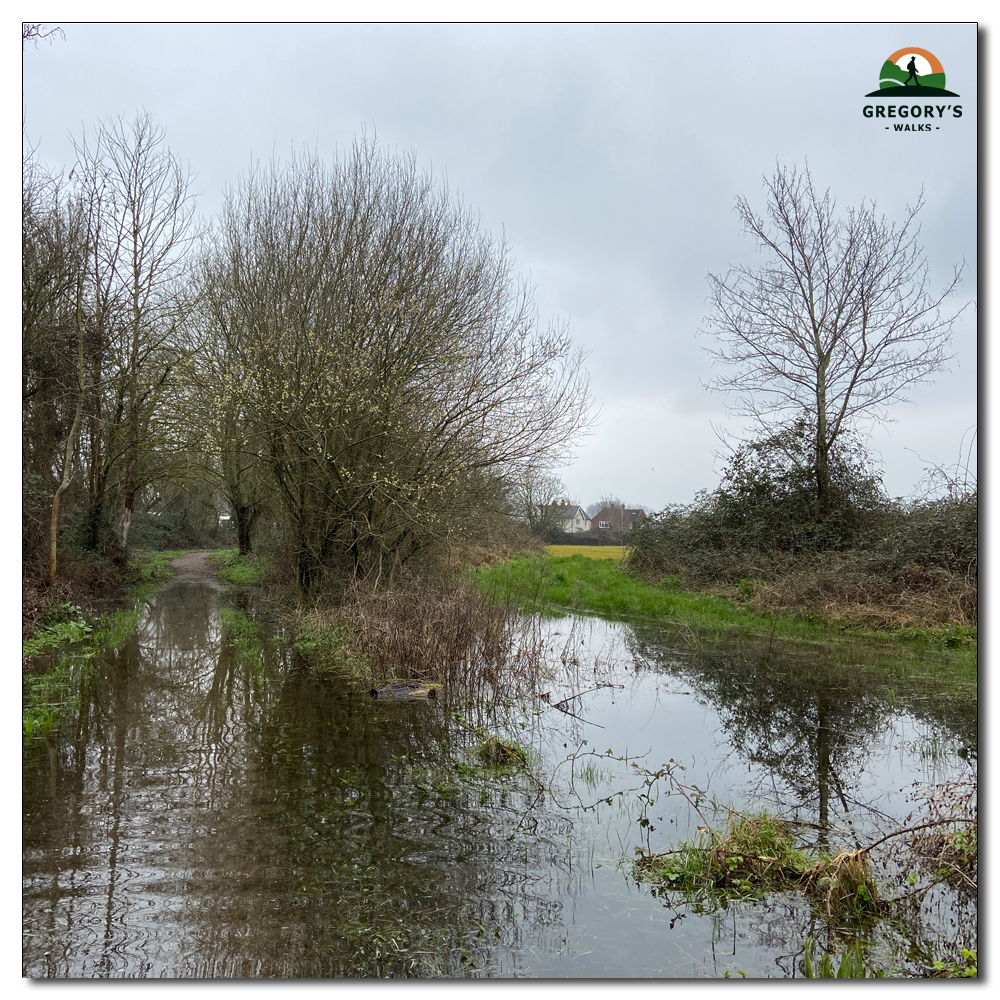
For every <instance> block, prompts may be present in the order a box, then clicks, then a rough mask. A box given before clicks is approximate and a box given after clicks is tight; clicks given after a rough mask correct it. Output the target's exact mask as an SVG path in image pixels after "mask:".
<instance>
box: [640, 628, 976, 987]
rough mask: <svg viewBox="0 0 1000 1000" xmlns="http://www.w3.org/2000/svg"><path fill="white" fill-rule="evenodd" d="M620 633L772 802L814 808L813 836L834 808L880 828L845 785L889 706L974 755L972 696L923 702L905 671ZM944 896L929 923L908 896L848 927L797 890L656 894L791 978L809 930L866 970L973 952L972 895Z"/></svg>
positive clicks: (766, 644) (653, 633)
mask: <svg viewBox="0 0 1000 1000" xmlns="http://www.w3.org/2000/svg"><path fill="white" fill-rule="evenodd" d="M627 641H628V643H629V646H630V648H631V651H632V653H633V655H634V656H635V657H636V658H637V661H639V662H642V663H644V664H645V665H646V667H647V668H649V669H652V670H658V671H662V672H665V673H669V674H670V675H672V676H676V677H683V678H684V680H685V682H686V683H687V684H690V685H691V687H692V688H693V689H694V690H695V691H697V692H698V694H700V695H701V696H702V697H703V698H705V699H706V700H707V701H709V702H710V703H711V704H712V705H713V707H715V708H716V709H717V710H718V712H719V715H720V719H721V722H722V725H723V727H724V729H725V731H726V733H727V735H728V737H729V740H730V741H731V743H732V745H733V748H734V750H735V752H736V753H737V754H738V755H739V757H740V758H742V759H743V760H745V761H748V762H753V763H756V764H759V765H761V766H763V767H764V768H766V769H767V771H768V772H769V773H770V774H771V775H773V776H775V777H776V778H778V779H780V781H781V782H782V783H783V784H784V786H785V788H784V791H783V792H782V791H781V790H779V791H778V801H777V802H776V803H775V804H776V805H777V807H778V808H779V810H781V811H787V812H792V813H795V812H798V811H800V810H809V811H810V812H811V813H812V818H814V819H815V820H816V822H817V825H818V826H819V827H820V832H819V837H818V841H819V843H820V844H823V843H825V842H826V841H827V839H828V831H829V830H830V828H831V827H833V826H836V825H838V824H837V822H836V820H837V819H838V817H837V816H836V814H837V813H838V812H840V813H841V814H842V815H843V816H844V817H845V818H850V817H852V816H853V817H854V819H855V821H856V820H857V818H858V816H859V814H862V813H865V812H867V814H868V816H867V818H869V819H874V820H875V825H876V826H877V825H879V821H880V819H881V818H882V817H880V816H879V814H878V811H877V809H876V808H875V806H874V804H871V803H864V802H859V801H858V800H857V799H856V798H854V797H853V796H852V790H853V789H854V788H855V787H856V786H857V784H858V782H859V780H860V777H861V774H862V772H863V771H864V770H865V767H866V762H867V760H868V756H869V748H870V747H871V745H872V741H873V740H874V739H877V738H878V737H879V736H880V735H881V734H882V733H884V731H885V729H886V728H887V727H888V726H889V725H890V724H891V720H892V717H893V716H894V715H895V714H896V712H897V711H898V710H899V709H901V708H905V709H906V710H907V711H908V712H910V713H911V714H913V715H914V716H916V717H917V718H921V719H923V720H926V721H928V722H930V723H931V724H932V725H933V726H934V727H935V728H937V729H938V730H939V731H944V732H947V733H950V734H951V735H952V736H953V737H954V738H955V739H956V741H957V742H958V743H959V745H960V746H961V747H963V748H965V749H967V750H968V749H971V753H970V754H969V755H970V756H974V754H975V746H976V742H977V729H976V721H977V720H976V715H975V702H974V699H971V698H969V697H965V698H962V697H950V698H949V697H942V698H933V697H931V696H930V692H929V691H928V690H927V688H926V687H923V688H921V687H918V686H916V685H914V684H911V685H909V687H907V685H906V683H905V680H906V679H905V676H904V677H903V683H900V672H899V671H896V672H894V671H892V670H889V669H886V670H878V669H869V668H868V666H867V665H866V664H859V663H857V662H851V660H850V657H842V658H838V655H837V651H830V650H827V649H824V648H822V647H817V646H809V647H804V646H801V645H799V646H796V645H795V644H791V643H779V642H778V641H775V642H773V643H772V642H770V641H768V640H766V639H765V640H764V641H762V642H756V643H745V642H744V643H741V644H730V645H728V646H721V645H717V646H715V647H710V648H697V647H694V646H693V645H692V644H689V643H684V642H680V641H678V640H677V639H676V638H672V637H670V636H669V635H665V634H664V633H663V632H662V631H661V630H658V629H655V628H643V627H641V626H636V627H633V628H632V629H631V634H630V635H629V637H628V639H627ZM963 756H965V754H963ZM775 787H776V788H777V786H775ZM789 793H791V795H789ZM891 826H892V827H893V828H895V827H896V826H898V822H896V821H893V822H892V823H891ZM842 831H843V828H842ZM939 895H940V894H939ZM945 896H946V897H947V898H945ZM945 896H941V898H937V897H935V898H934V905H936V906H937V907H938V909H939V910H941V912H938V913H937V915H936V917H935V918H934V919H928V913H929V910H928V908H927V901H925V900H919V901H918V900H916V899H915V900H914V905H913V906H912V907H902V908H898V909H896V910H894V911H893V919H892V920H874V919H873V920H870V921H868V922H867V923H865V924H857V925H852V924H850V923H848V924H842V923H839V922H837V921H831V920H830V919H829V918H828V917H827V916H826V915H824V914H822V913H818V912H817V911H816V909H815V908H814V907H813V906H811V905H810V903H809V902H808V901H807V900H806V898H805V897H804V896H802V895H801V894H799V893H782V894H778V895H777V896H775V897H770V898H768V899H767V900H766V901H763V902H760V903H752V902H750V903H736V904H731V905H729V906H728V907H725V906H721V904H720V903H719V902H718V901H714V902H713V901H711V900H702V901H699V900H693V899H686V898H685V897H684V896H683V894H681V893H677V892H666V893H664V894H663V899H664V904H665V905H666V906H667V907H668V908H669V909H671V910H672V911H675V912H676V913H677V914H680V913H683V912H692V913H706V914H712V915H713V920H714V921H715V924H716V936H717V938H718V940H719V941H720V942H722V941H724V942H727V943H728V947H729V948H733V947H735V945H734V942H735V941H736V940H737V939H739V940H742V941H744V942H747V943H748V944H750V945H751V946H754V947H757V948H760V949H762V950H763V951H764V952H766V953H769V954H772V955H775V956H776V958H775V959H774V961H775V964H776V966H777V967H778V969H779V970H780V974H782V975H786V976H793V975H800V974H801V973H800V971H799V963H800V960H801V958H802V947H803V945H804V942H805V941H806V940H807V939H810V938H811V939H813V940H814V941H815V942H816V943H817V948H818V949H819V951H818V952H817V954H820V953H821V952H822V951H823V950H827V949H829V950H831V951H832V953H833V954H834V955H840V954H842V953H843V951H844V949H845V948H846V947H848V946H849V945H850V944H851V943H852V942H853V941H854V940H855V939H857V940H861V941H862V944H863V948H864V956H865V960H866V961H867V962H868V963H869V966H870V967H874V968H880V967H886V966H888V967H903V968H909V969H910V970H911V971H918V970H919V969H920V968H921V967H924V966H929V965H930V964H931V961H932V959H935V958H942V957H948V956H950V955H953V954H955V953H956V949H957V948H958V947H969V946H970V944H971V946H972V947H973V948H974V947H975V940H976V928H975V914H976V907H975V901H974V900H972V901H971V902H970V901H969V900H964V901H963V900H962V899H961V898H958V897H957V896H956V894H955V893H951V894H950V895H948V894H945ZM720 907H721V908H720ZM945 909H947V911H948V912H947V913H945V912H944V910H945ZM790 949H791V950H790Z"/></svg>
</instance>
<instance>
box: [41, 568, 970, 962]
mask: <svg viewBox="0 0 1000 1000" xmlns="http://www.w3.org/2000/svg"><path fill="white" fill-rule="evenodd" d="M224 600H225V598H223V597H222V596H221V595H220V594H219V592H218V591H216V590H214V589H212V588H210V587H205V586H190V585H178V586H174V587H172V588H169V589H166V590H164V591H162V592H161V593H159V594H158V595H156V596H155V597H154V598H153V599H152V600H151V601H150V605H149V609H148V613H147V614H146V615H145V616H144V618H143V620H142V622H141V625H140V629H139V632H138V635H137V636H135V637H133V638H132V639H131V640H129V641H128V642H127V643H126V644H125V645H124V646H123V647H122V648H121V649H119V650H118V651H115V652H112V653H109V654H108V656H107V658H106V662H105V663H103V664H102V665H101V666H100V667H99V669H98V670H97V671H96V672H95V677H94V680H93V681H92V682H91V684H90V686H89V688H88V690H87V691H86V692H85V694H86V697H85V698H84V699H83V702H84V704H83V709H82V711H81V715H80V720H79V725H78V727H77V731H76V733H75V734H73V733H64V734H63V736H62V737H61V738H60V740H59V741H58V742H57V741H52V742H51V744H50V745H48V746H43V745H38V746H35V747H34V748H32V749H31V750H29V753H28V757H27V764H26V769H25V774H26V779H25V780H26V795H25V802H26V804H27V806H26V808H27V812H26V815H25V847H26V855H25V857H26V860H25V886H26V892H25V914H26V916H25V926H26V938H25V970H26V972H27V974H28V975H31V976H160V975H166V976H328V975H345V974H364V975H380V974H381V975H385V974H391V975H401V974H407V973H411V974H414V973H415V974H418V975H444V974H446V975H462V974H467V973H469V972H470V971H471V972H472V974H476V973H477V972H487V973H489V974H493V975H529V976H671V977H676V976H695V975H697V976H719V975H722V973H723V972H724V971H725V970H727V969H729V970H731V971H732V973H733V974H735V970H736V969H738V968H739V969H742V970H744V971H745V972H747V973H748V974H750V975H760V976H766V975H786V974H789V973H790V972H791V970H792V969H793V968H794V964H795V961H794V957H793V956H794V955H795V954H796V953H797V952H798V951H799V950H800V948H801V944H802V941H803V940H804V938H805V935H806V934H807V933H814V932H815V927H814V924H815V921H814V920H813V919H812V918H811V916H810V915H809V913H808V911H807V909H806V908H805V907H803V906H802V901H801V900H797V899H795V898H793V897H789V898H784V897H783V898H781V899H779V900H775V901H772V904H771V905H768V906H764V905H753V906H745V907H740V908H733V909H732V910H731V911H730V912H729V913H727V914H722V915H721V916H716V917H713V916H708V915H702V916H699V915H697V914H695V913H694V912H691V910H690V908H689V907H688V908H685V907H680V909H679V910H675V909H673V908H672V907H670V906H668V905H665V904H664V902H663V901H662V900H660V899H658V898H655V897H653V896H652V895H651V894H650V892H649V890H648V887H646V886H638V885H636V884H635V883H634V882H631V881H630V880H629V876H628V869H627V867H624V868H623V867H622V865H621V861H622V859H623V858H624V859H626V860H627V859H629V858H631V857H634V850H635V848H636V847H637V846H639V845H644V846H647V847H649V848H651V849H652V850H660V849H664V848H666V847H668V846H669V845H670V844H671V843H672V842H673V841H675V840H676V838H678V837H679V836H691V835H693V834H694V832H695V828H696V827H697V826H698V825H699V824H700V823H701V822H702V818H701V817H700V816H699V814H698V812H697V811H696V808H695V806H694V805H693V804H692V802H691V801H690V798H694V796H695V793H694V792H693V791H691V789H694V788H695V787H696V788H697V789H700V790H701V791H702V792H704V793H705V797H704V800H696V801H699V802H700V809H701V811H702V813H703V815H704V816H706V817H707V818H708V819H709V820H710V821H712V822H717V821H718V820H719V817H720V815H724V813H722V814H720V813H719V812H713V811H711V805H710V802H711V800H712V799H713V798H714V799H715V800H717V801H718V803H719V804H721V805H722V806H726V805H732V806H733V807H735V808H737V809H742V808H746V807H748V806H760V805H767V806H768V807H770V808H775V809H780V810H781V811H782V812H784V813H787V814H797V815H798V816H799V817H800V818H801V819H803V820H805V821H808V822H815V821H816V820H817V818H818V817H819V811H820V810H821V809H825V810H826V811H827V814H828V818H829V822H830V824H831V826H832V829H833V832H832V835H831V840H832V841H833V842H834V843H837V842H850V840H851V839H852V835H851V829H852V825H853V829H854V830H855V831H857V833H856V836H857V837H859V838H860V839H861V840H862V842H863V841H864V840H865V839H873V838H874V836H875V835H877V833H878V832H884V831H886V830H888V829H891V828H892V827H893V825H894V824H896V823H898V821H899V820H900V819H901V818H902V817H903V816H905V815H906V814H907V813H908V812H910V810H911V809H912V803H911V802H909V801H908V800H907V792H908V791H909V790H910V787H911V786H912V785H913V784H914V783H915V782H919V781H931V780H939V779H943V778H947V777H954V776H958V775H961V774H963V773H965V772H966V771H968V770H969V765H968V764H967V763H966V762H965V761H964V760H963V759H961V758H960V757H958V756H957V753H956V752H957V750H959V749H961V748H962V747H963V746H965V745H966V744H967V743H968V742H969V736H970V731H971V732H972V733H973V736H974V725H975V718H974V715H973V716H972V718H971V721H970V720H969V719H967V718H965V716H964V715H962V714H961V713H959V714H958V715H957V716H956V715H955V713H954V711H953V712H952V715H950V716H949V715H948V714H947V712H944V714H943V715H942V716H941V718H942V719H944V722H943V723H942V722H941V721H935V716H934V714H933V713H930V714H928V712H927V711H926V710H924V711H923V712H922V715H921V717H920V718H917V717H916V716H915V715H913V714H910V713H908V712H907V711H906V709H905V707H904V704H903V699H897V702H896V704H895V707H891V706H890V703H889V701H887V699H886V695H885V691H884V690H880V684H881V681H879V679H878V677H877V676H874V675H873V676H869V677H868V678H867V679H861V680H859V679H858V678H859V676H860V675H859V673H858V671H856V670H853V671H852V670H846V669H845V668H842V667H839V666H837V664H835V663H833V664H831V663H826V662H825V661H823V660H822V656H821V655H820V654H819V653H818V652H817V651H815V650H811V651H809V650H806V651H803V650H801V649H796V648H790V647H784V646H782V647H780V648H777V649H771V648H768V651H767V653H766V657H765V654H763V653H762V652H761V651H760V650H758V649H756V648H755V647H752V646H750V647H739V646H734V647H732V648H729V649H725V650H723V649H721V648H719V647H704V648H703V647H702V646H701V645H700V644H699V643H698V642H697V641H692V640H693V637H692V636H688V637H687V640H684V639H683V638H677V637H670V636H668V635H665V634H663V633H660V632H657V631H656V630H651V629H648V628H645V629H644V628H641V627H631V626H623V625H613V624H608V623H605V622H602V621H600V620H596V619H578V620H572V619H563V620H559V621H549V622H545V623H543V631H544V633H545V637H546V645H547V648H548V651H549V658H550V661H551V672H550V674H549V676H548V677H547V679H546V682H545V683H543V685H542V687H541V693H542V694H543V695H544V697H543V698H542V699H540V700H538V701H536V702H535V703H534V707H532V706H530V705H526V706H525V713H524V715H523V717H521V718H517V717H515V718H514V720H513V721H510V722H508V724H507V725H508V730H509V732H508V735H510V736H512V737H515V738H517V739H519V740H520V741H521V742H522V743H523V744H525V745H527V746H530V748H531V749H532V750H533V751H534V752H535V753H536V754H537V755H538V759H537V760H536V764H535V767H534V771H535V774H536V776H537V778H538V779H540V783H539V782H538V781H534V780H532V779H528V778H523V777H522V778H517V777H514V778H507V779H497V778H490V777H489V776H484V775H483V774H482V773H481V772H476V771H475V770H469V768H470V767H472V768H474V766H475V763H476V758H475V754H474V752H473V744H474V742H475V741H474V740H473V739H472V738H471V737H470V734H469V732H468V730H467V729H463V728H462V727H460V726H459V725H457V724H456V723H455V721H454V720H453V719H452V718H451V717H450V715H449V713H448V710H447V706H446V705H444V704H440V705H435V704H433V703H427V702H424V703H421V704H412V705H411V704H393V703H375V702H372V701H371V700H370V699H368V698H367V697H366V696H365V695H364V694H363V693H359V692H354V693H352V692H351V691H350V690H349V686H348V685H347V684H346V683H344V682H342V681H337V680H328V681H317V680H316V679H314V678H313V677H312V676H311V675H310V674H309V673H308V672H306V671H303V670H301V669H300V668H299V667H298V665H297V664H296V663H295V662H294V657H292V656H291V654H290V652H289V651H288V650H287V648H284V647H280V646H277V645H271V646H266V645H265V647H264V652H261V651H260V650H258V649H256V648H253V647H252V645H251V646H250V647H244V649H243V652H242V653H241V652H239V651H238V649H237V647H236V644H235V643H234V642H233V640H232V636H231V635H230V634H229V633H228V632H227V630H226V629H225V628H224V627H223V623H222V622H221V621H220V617H219V609H220V607H221V605H222V603H223V602H224ZM762 657H764V658H762ZM797 657H798V658H800V659H801V658H802V657H807V658H809V669H808V670H803V669H802V663H800V662H798V661H797V659H796V658H797ZM762 665H763V669H761V668H762ZM883 686H884V685H883ZM925 709H926V706H925ZM942 711H944V710H942ZM966 714H967V713H966ZM956 718H957V720H958V721H957V722H956ZM970 727H972V728H971V730H970ZM583 741H586V743H584V742H583ZM445 748H447V749H445ZM608 750H611V756H608V755H607V754H606V751H608ZM626 756H627V757H628V758H629V759H628V760H619V759H617V758H620V757H626ZM669 761H674V762H676V765H677V767H675V770H674V774H675V775H676V776H677V777H678V779H679V781H680V782H681V783H682V784H683V785H684V786H686V787H687V788H688V789H689V792H688V794H689V797H690V798H685V797H684V796H683V795H681V794H677V793H676V789H674V792H675V794H667V793H668V792H670V791H671V787H670V783H669V780H668V779H666V778H662V779H660V780H659V781H657V782H654V784H653V785H652V786H651V787H650V788H649V789H646V786H644V776H645V770H644V769H648V770H649V771H655V770H656V769H657V768H659V767H661V766H662V765H664V764H666V763H667V762H669ZM633 763H635V764H637V765H638V767H635V766H633ZM456 767H457V769H456ZM681 767H683V770H681V769H680V768H681ZM462 768H465V770H464V771H463V770H462ZM643 791H648V793H649V797H650V799H651V800H652V801H651V802H649V803H648V807H647V809H646V811H645V813H644V814H643V812H642V806H641V803H640V801H639V799H638V797H637V796H638V795H639V793H641V792H643ZM619 792H624V794H619ZM608 800H610V801H608ZM845 806H846V809H845ZM642 815H645V816H646V817H647V818H648V820H649V825H648V826H645V827H640V825H639V822H638V821H639V819H640V818H641V817H642ZM947 918H948V914H947V912H943V913H942V914H940V915H939V922H940V923H942V924H943V923H946V922H947ZM734 948H735V953H734ZM393 949H395V950H393ZM472 963H475V966H474V968H473V967H472Z"/></svg>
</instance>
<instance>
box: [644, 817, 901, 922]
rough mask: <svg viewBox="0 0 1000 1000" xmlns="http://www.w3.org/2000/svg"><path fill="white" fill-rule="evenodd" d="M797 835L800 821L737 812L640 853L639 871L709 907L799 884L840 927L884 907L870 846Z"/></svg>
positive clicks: (703, 907) (702, 907) (665, 888)
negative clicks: (805, 843)
mask: <svg viewBox="0 0 1000 1000" xmlns="http://www.w3.org/2000/svg"><path fill="white" fill-rule="evenodd" d="M795 841H796V838H795V834H794V824H793V823H789V822H787V821H786V820H783V819H780V818H779V817H777V816H772V815H769V814H768V813H763V812H761V813H755V814H748V815H743V816H741V815H739V814H736V813H734V814H732V815H731V816H730V818H729V821H728V823H727V824H726V827H725V829H723V830H711V829H704V830H703V831H702V833H701V834H700V836H699V839H698V840H697V841H688V842H684V843H681V844H680V845H679V846H678V847H677V848H675V849H674V850H672V851H668V852H666V853H664V854H645V853H640V855H639V857H638V858H637V859H636V861H635V862H634V864H633V874H634V876H635V878H636V880H637V881H641V882H650V883H652V884H653V885H654V886H655V887H656V889H657V891H658V892H659V893H660V894H661V895H662V894H664V893H678V894H679V895H680V896H682V897H683V898H684V899H685V900H686V901H687V902H688V903H690V904H691V905H692V906H694V907H696V908H697V909H699V910H700V911H702V912H712V911H713V910H715V909H717V908H720V907H723V908H724V907H726V906H727V905H728V904H730V903H732V902H736V901H741V900H751V899H766V898H768V897H769V896H772V895H774V894H776V893H780V892H787V891H791V890H797V891H799V892H801V893H803V894H804V895H805V897H806V898H807V899H808V900H809V902H810V904H811V905H812V907H813V909H814V910H815V911H816V913H817V914H818V915H820V916H823V917H825V918H826V919H828V920H833V921H835V922H836V923H837V924H838V925H840V926H846V925H848V924H851V923H857V922H865V921H867V920H869V919H870V918H872V917H874V916H877V915H878V914H880V913H881V912H882V911H883V910H884V906H883V905H882V904H881V903H880V902H879V899H878V892H877V889H876V886H875V882H874V879H873V877H872V866H871V862H870V860H869V859H868V856H867V854H866V853H865V852H864V851H862V850H843V851H839V852H838V853H837V854H831V853H830V852H828V851H817V852H815V853H813V854H807V853H806V852H805V851H803V850H802V849H800V848H799V847H797V846H796V842H795Z"/></svg>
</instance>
